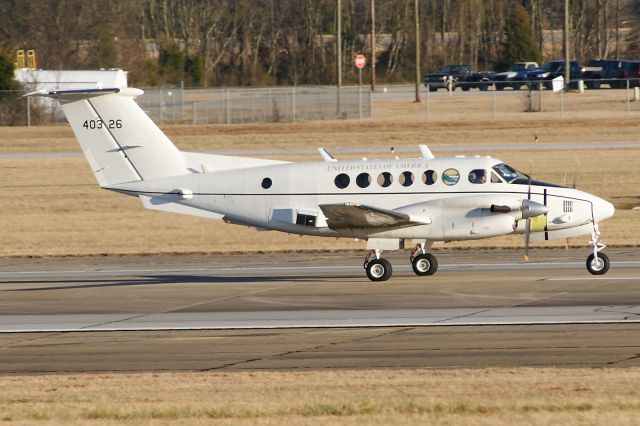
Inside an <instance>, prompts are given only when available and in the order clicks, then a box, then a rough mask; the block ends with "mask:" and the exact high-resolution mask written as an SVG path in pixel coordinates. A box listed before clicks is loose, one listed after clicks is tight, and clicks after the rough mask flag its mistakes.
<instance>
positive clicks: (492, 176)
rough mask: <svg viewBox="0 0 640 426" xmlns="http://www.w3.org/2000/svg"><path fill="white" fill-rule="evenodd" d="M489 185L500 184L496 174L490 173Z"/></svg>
mask: <svg viewBox="0 0 640 426" xmlns="http://www.w3.org/2000/svg"><path fill="white" fill-rule="evenodd" d="M491 183H502V181H501V180H500V178H499V177H498V175H497V174H496V172H491Z"/></svg>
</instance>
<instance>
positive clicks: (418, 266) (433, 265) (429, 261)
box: [411, 253, 438, 276]
mask: <svg viewBox="0 0 640 426" xmlns="http://www.w3.org/2000/svg"><path fill="white" fill-rule="evenodd" d="M411 266H412V267H413V272H415V273H416V275H419V276H422V275H433V274H435V273H436V271H437V270H438V259H436V257H435V256H434V255H432V254H431V253H425V254H419V255H417V256H416V257H414V258H413V260H412V261H411Z"/></svg>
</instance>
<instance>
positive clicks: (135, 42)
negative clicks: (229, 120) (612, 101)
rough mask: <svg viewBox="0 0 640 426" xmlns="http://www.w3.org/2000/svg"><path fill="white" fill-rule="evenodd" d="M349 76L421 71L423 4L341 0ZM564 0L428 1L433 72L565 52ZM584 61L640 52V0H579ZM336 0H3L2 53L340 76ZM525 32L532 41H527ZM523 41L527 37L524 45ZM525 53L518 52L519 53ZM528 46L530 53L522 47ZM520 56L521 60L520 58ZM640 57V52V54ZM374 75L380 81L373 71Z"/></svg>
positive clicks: (67, 63) (407, 75) (171, 69)
mask: <svg viewBox="0 0 640 426" xmlns="http://www.w3.org/2000/svg"><path fill="white" fill-rule="evenodd" d="M341 2H342V10H341V11H340V13H341V16H342V60H343V62H344V64H345V65H344V72H343V79H344V82H345V83H350V82H355V81H357V73H356V69H355V67H354V66H353V57H354V56H355V55H357V54H360V53H362V54H364V55H365V56H367V59H368V61H370V59H371V58H370V39H369V33H370V31H371V6H372V4H373V5H374V6H375V12H376V14H375V27H376V33H377V38H376V50H377V55H376V70H377V78H378V81H380V82H404V81H411V80H412V79H413V78H414V76H415V71H414V67H415V62H414V58H415V49H416V31H415V27H414V16H415V15H414V13H416V11H415V10H414V0H341ZM563 3H564V2H563V1H561V0H419V1H418V5H419V10H418V13H419V22H420V27H421V28H420V38H419V43H417V44H418V46H419V49H420V53H421V57H422V58H423V59H422V62H421V69H422V72H423V73H426V72H429V71H433V70H435V69H437V68H439V67H440V66H442V65H443V64H445V63H467V64H470V65H471V66H472V67H474V68H475V69H478V70H488V69H496V68H501V67H504V66H505V65H507V63H508V62H509V61H510V60H512V59H513V58H515V57H520V56H522V55H524V56H528V57H522V58H521V60H542V59H552V58H561V57H562V44H563V43H562V28H563V20H564V15H563V10H564V9H563V7H564V4H563ZM570 3H571V9H570V10H571V11H570V22H571V24H570V27H571V28H570V34H571V55H572V57H574V58H576V59H579V60H582V61H585V60H587V59H592V58H624V57H634V56H640V46H638V41H639V40H640V22H639V21H640V19H639V17H640V0H571V1H570ZM336 4H337V2H336V0H208V1H207V0H111V1H109V2H105V1H100V0H56V1H52V0H30V1H17V0H0V49H1V50H3V51H4V52H5V54H6V55H11V56H13V55H14V52H15V50H16V49H35V50H36V53H37V59H38V67H39V68H43V69H95V68H112V67H118V68H123V69H125V70H127V71H129V82H130V84H131V85H136V86H141V87H142V86H152V85H174V84H180V83H183V84H184V85H185V86H224V85H226V86H235V85H290V84H299V85H301V84H333V83H335V81H336V63H337V56H336V51H337V49H336V43H335V41H336V39H335V29H336V16H337V11H336ZM522 34H525V38H527V39H528V40H529V39H530V42H526V43H524V44H525V46H518V45H517V44H518V43H519V44H520V45H522V44H523V43H522V40H521V38H522ZM518 40H520V41H518ZM514 52H515V53H514ZM522 52H526V53H522ZM514 55H515V56H514ZM639 59H640V58H639ZM366 70H367V71H366V72H365V73H366V74H365V78H368V75H367V73H368V67H367V69H366Z"/></svg>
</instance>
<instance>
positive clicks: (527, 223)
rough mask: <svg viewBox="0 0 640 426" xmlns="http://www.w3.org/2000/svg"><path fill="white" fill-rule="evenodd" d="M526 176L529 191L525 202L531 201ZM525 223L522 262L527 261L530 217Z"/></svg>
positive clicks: (528, 177) (529, 176)
mask: <svg viewBox="0 0 640 426" xmlns="http://www.w3.org/2000/svg"><path fill="white" fill-rule="evenodd" d="M525 176H527V180H528V184H529V190H528V191H527V200H528V201H531V174H527V175H525ZM526 220H527V221H526V222H525V227H524V261H525V262H528V261H529V240H530V237H531V217H527V219H526Z"/></svg>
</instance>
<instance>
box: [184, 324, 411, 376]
mask: <svg viewBox="0 0 640 426" xmlns="http://www.w3.org/2000/svg"><path fill="white" fill-rule="evenodd" d="M414 328H415V327H402V328H394V329H392V330H386V331H384V332H380V333H374V334H373V335H369V336H362V337H357V338H352V339H343V340H340V341H333V342H329V343H325V344H322V345H315V346H310V347H306V348H301V349H296V350H290V351H284V352H280V353H275V354H271V355H268V356H263V357H259V358H252V359H245V360H241V361H237V362H230V363H227V364H224V365H219V366H217V367H209V368H203V369H199V370H196V371H199V372H206V371H215V370H224V369H226V368H230V367H236V366H238V365H242V364H249V363H251V362H256V361H267V360H272V359H277V358H280V357H285V356H288V355H295V354H301V353H305V352H313V351H319V350H322V349H324V348H329V347H331V346H336V345H342V344H345V343H347V344H348V343H356V342H362V341H365V340H369V339H374V338H378V337H382V336H386V335H391V334H395V333H403V332H405V331H408V330H412V329H414Z"/></svg>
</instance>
